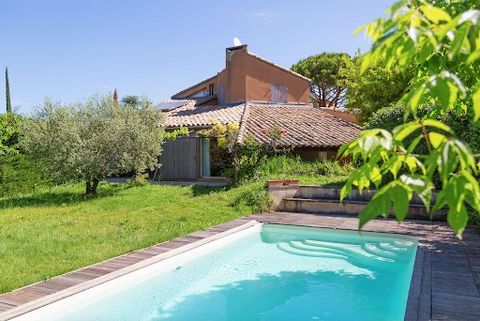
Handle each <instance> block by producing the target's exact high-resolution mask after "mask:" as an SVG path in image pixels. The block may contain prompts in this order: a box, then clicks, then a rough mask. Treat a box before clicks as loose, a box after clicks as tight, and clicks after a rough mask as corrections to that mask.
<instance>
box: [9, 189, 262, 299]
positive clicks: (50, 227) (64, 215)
mask: <svg viewBox="0 0 480 321" xmlns="http://www.w3.org/2000/svg"><path fill="white" fill-rule="evenodd" d="M262 190H263V188H262V184H260V183H253V184H248V185H243V186H240V187H237V188H230V189H227V188H218V187H217V188H214V187H179V186H159V185H146V186H137V187H132V186H129V185H127V184H124V185H120V184H112V185H108V184H104V185H102V186H101V187H100V190H99V195H98V196H97V197H95V198H91V199H85V198H84V196H83V195H82V193H83V184H77V185H66V186H59V187H55V188H52V189H48V190H43V191H38V192H36V193H35V194H32V195H26V196H18V197H11V198H4V199H0V240H1V241H0V271H1V273H0V293H3V292H7V291H10V290H12V289H15V288H18V287H21V286H23V285H27V284H30V283H33V282H36V281H40V280H44V279H47V278H50V277H53V276H56V275H59V274H62V273H65V272H67V271H71V270H74V269H77V268H79V267H83V266H87V265H90V264H93V263H97V262H100V261H102V260H105V259H107V258H110V257H114V256H117V255H120V254H123V253H126V252H130V251H133V250H136V249H139V248H143V247H147V246H149V245H153V244H156V243H159V242H162V241H166V240H170V239H172V238H175V237H178V236H182V235H185V234H188V233H191V232H193V231H197V230H203V229H205V228H207V227H209V226H212V225H216V224H219V223H222V222H226V221H229V220H232V219H235V218H238V217H241V216H245V215H248V214H250V213H252V212H256V211H260V210H261V208H260V207H259V206H261V205H262V204H263V202H264V201H265V193H264V192H263V193H262V192H261V191H262Z"/></svg>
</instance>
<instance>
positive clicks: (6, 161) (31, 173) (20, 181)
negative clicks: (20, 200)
mask: <svg viewBox="0 0 480 321" xmlns="http://www.w3.org/2000/svg"><path fill="white" fill-rule="evenodd" d="M41 168H42V167H41V164H39V163H36V162H34V161H33V160H31V159H30V158H29V157H28V156H26V155H24V154H19V153H16V154H13V153H11V154H8V155H4V156H1V157H0V197H4V196H11V195H20V194H27V193H31V192H34V191H35V190H37V189H38V188H42V187H45V186H48V185H50V182H49V181H48V179H46V178H44V176H43V173H42V170H41Z"/></svg>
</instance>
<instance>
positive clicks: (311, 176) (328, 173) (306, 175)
mask: <svg viewBox="0 0 480 321" xmlns="http://www.w3.org/2000/svg"><path fill="white" fill-rule="evenodd" d="M351 171H352V166H351V165H350V164H349V163H346V164H340V163H339V162H337V161H331V160H317V161H304V160H302V159H301V158H300V157H299V156H289V155H281V156H276V157H271V158H268V159H266V160H265V162H264V163H263V164H262V165H261V166H259V167H258V169H257V179H259V180H265V179H284V178H295V179H299V180H300V181H302V182H303V183H305V184H339V183H342V182H343V181H344V180H346V178H347V177H348V174H349V173H350V172H351Z"/></svg>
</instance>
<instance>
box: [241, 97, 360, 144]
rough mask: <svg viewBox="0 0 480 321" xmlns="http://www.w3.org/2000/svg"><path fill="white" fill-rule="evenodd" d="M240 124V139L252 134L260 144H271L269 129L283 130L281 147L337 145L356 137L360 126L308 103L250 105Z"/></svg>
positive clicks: (242, 139)
mask: <svg viewBox="0 0 480 321" xmlns="http://www.w3.org/2000/svg"><path fill="white" fill-rule="evenodd" d="M245 113H246V114H248V116H247V117H245V121H244V122H243V123H242V125H241V132H240V135H239V142H243V141H244V139H245V138H246V137H248V136H252V137H253V138H255V140H256V141H258V142H260V143H270V142H271V138H270V137H268V134H267V132H268V131H269V130H270V129H271V128H275V127H277V128H279V129H280V130H282V131H283V134H282V135H281V138H280V140H279V142H278V144H279V145H280V146H297V147H338V146H341V145H342V144H344V143H347V142H350V141H352V140H353V139H355V138H356V137H357V135H358V133H359V132H360V131H361V127H360V126H358V125H356V124H354V123H351V122H348V121H345V120H343V119H340V118H338V117H335V116H333V115H330V114H328V113H326V112H324V111H321V110H319V109H317V108H313V107H311V106H291V105H290V106H288V105H253V104H248V105H247V110H246V111H245Z"/></svg>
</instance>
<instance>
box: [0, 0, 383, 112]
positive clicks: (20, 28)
mask: <svg viewBox="0 0 480 321" xmlns="http://www.w3.org/2000/svg"><path fill="white" fill-rule="evenodd" d="M389 3H391V1H382V0H362V1H359V0H329V1H327V0H317V1H314V0H311V1H306V0H305V1H303V0H295V1H279V0H277V1H274V0H268V1H253V0H246V1H245V0H242V1H240V0H238V1H208V0H204V1H179V0H175V1H160V0H158V1H154V0H129V1H114V0H61V1H60V0H48V1H47V0H30V1H27V0H0V41H1V44H2V45H1V46H0V66H5V65H7V66H8V67H9V73H10V87H11V93H12V105H13V106H18V107H19V111H20V112H21V113H29V112H30V111H31V110H32V109H33V107H34V106H38V105H40V104H41V103H42V101H43V99H44V98H45V97H47V96H48V97H51V98H53V99H55V100H60V101H62V102H67V103H68V102H74V101H78V100H81V99H84V98H86V97H88V96H90V95H92V94H96V93H101V94H102V93H108V92H111V91H113V89H114V88H118V90H119V93H120V96H121V97H122V96H124V95H146V96H148V97H150V98H151V99H152V100H153V101H154V102H156V101H159V100H162V99H165V98H168V97H170V96H171V95H172V94H173V93H175V92H177V91H179V90H181V89H182V88H184V87H188V86H189V85H192V84H194V83H196V82H198V81H200V80H202V79H204V78H207V77H210V76H212V75H214V74H215V73H216V72H218V71H220V70H221V69H222V68H223V65H224V48H225V47H228V46H232V44H233V42H232V39H233V37H235V36H236V37H239V38H240V39H241V41H242V43H246V44H248V45H249V50H250V51H252V52H254V53H256V54H258V55H260V56H263V57H265V58H268V59H269V60H271V61H273V62H275V63H278V64H280V65H283V66H285V67H290V66H291V65H292V64H293V63H295V62H296V61H298V60H299V59H301V58H304V57H307V56H309V55H312V54H315V53H320V52H324V51H327V52H340V51H341V52H348V53H351V54H353V53H354V52H355V51H356V49H357V48H360V49H362V51H366V50H368V48H369V42H368V40H366V39H365V38H364V37H363V36H362V35H360V36H356V37H354V36H353V35H352V32H353V31H354V30H355V28H356V27H358V26H359V25H362V24H365V23H367V22H369V21H370V20H372V19H374V18H376V17H378V16H380V15H382V14H383V12H384V11H385V9H386V8H387V7H388V4H389ZM2 74H3V72H2ZM0 85H1V87H0V95H1V96H0V97H3V96H4V90H5V88H4V87H5V84H4V79H3V77H2V78H1V80H0ZM4 108H5V102H4V99H3V98H2V99H0V111H2V112H3V110H4Z"/></svg>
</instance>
